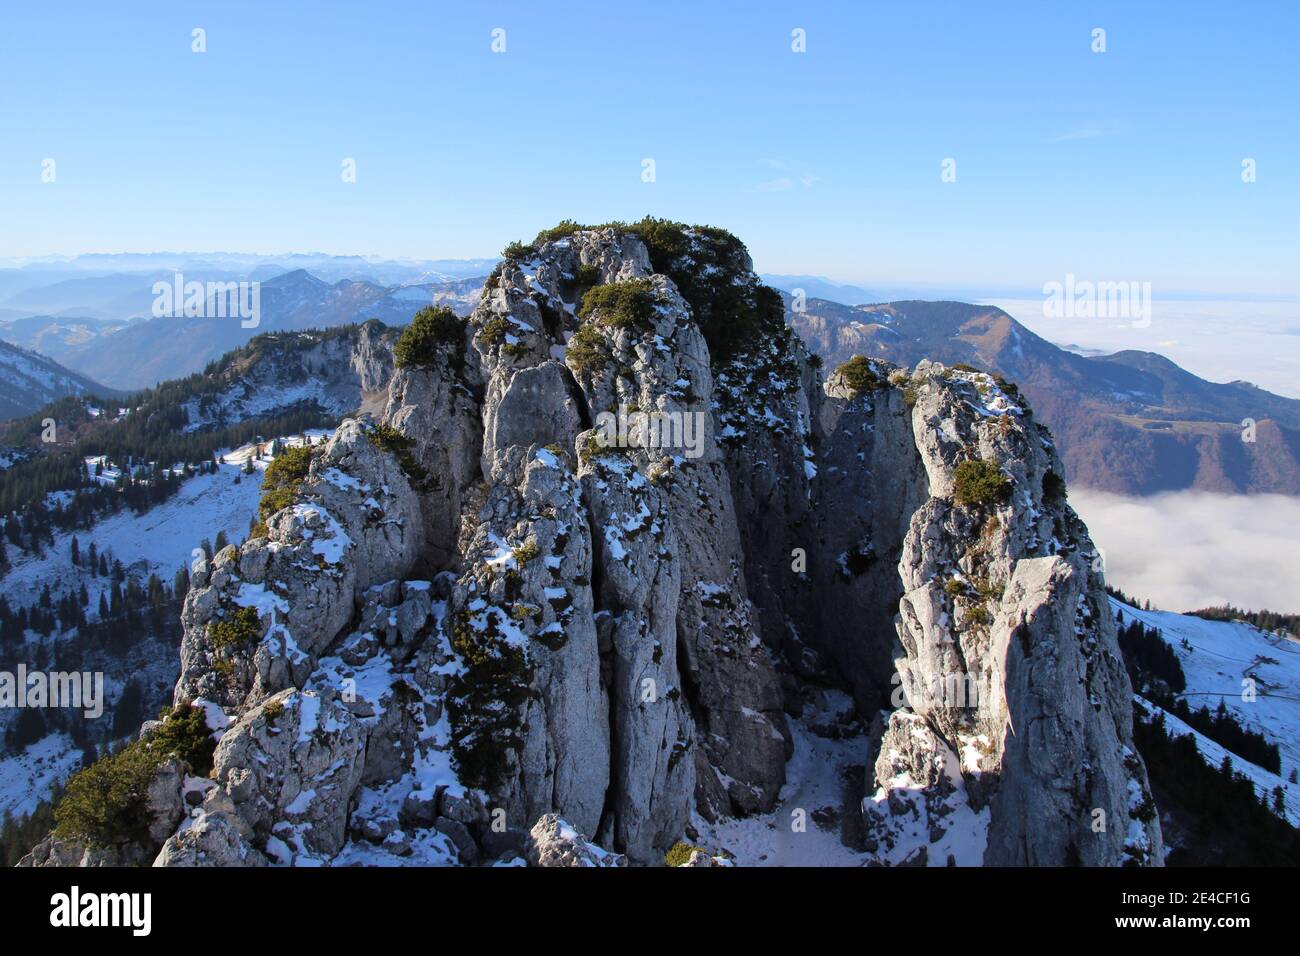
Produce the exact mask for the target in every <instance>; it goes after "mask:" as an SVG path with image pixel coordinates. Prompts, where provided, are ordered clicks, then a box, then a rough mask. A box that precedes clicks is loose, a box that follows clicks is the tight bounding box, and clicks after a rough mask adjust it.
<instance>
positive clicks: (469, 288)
mask: <svg viewBox="0 0 1300 956" xmlns="http://www.w3.org/2000/svg"><path fill="white" fill-rule="evenodd" d="M184 275H185V278H186V279H187V280H191V279H197V280H198V281H206V280H204V279H202V278H200V277H199V276H200V274H197V273H190V272H187V273H184ZM113 278H115V279H116V278H122V277H120V276H119V277H113ZM128 278H131V279H132V281H133V282H135V283H136V284H137V285H136V289H137V292H138V291H139V290H141V289H142V290H143V292H144V293H147V295H148V298H149V302H150V303H152V299H153V293H152V282H153V281H154V280H153V278H152V276H147V277H145V278H146V279H148V285H147V286H146V285H144V281H145V280H144V279H142V278H141V277H140V276H132V277H128ZM78 281H79V280H78ZM87 281H88V280H87ZM66 284H67V283H60V285H63V286H66ZM482 285H483V278H482V277H478V278H473V277H471V278H449V277H447V276H445V275H443V276H440V277H439V278H437V279H436V280H430V281H427V282H419V283H412V284H407V285H397V286H388V285H379V284H376V283H373V282H369V281H366V280H359V279H339V280H338V281H336V282H327V281H325V280H323V279H321V278H319V277H318V276H316V275H314V274H312V273H309V272H307V271H306V270H304V269H298V270H295V271H293V272H289V273H286V274H284V275H279V276H276V277H274V278H271V279H268V280H265V281H261V286H260V317H259V321H258V324H257V326H256V327H252V328H244V327H243V325H242V324H241V322H240V321H239V320H238V319H237V318H170V317H167V318H142V319H135V320H133V321H122V320H120V319H119V320H109V319H102V318H94V317H91V316H89V315H87V316H81V317H75V318H72V317H62V316H59V315H41V316H29V317H25V318H22V319H16V320H8V321H0V338H2V339H5V340H7V341H9V342H12V343H14V344H17V345H20V346H23V347H26V348H33V349H39V350H40V351H42V352H44V353H45V354H47V355H49V356H50V357H51V358H53V359H55V360H57V361H58V362H61V363H63V364H65V365H67V366H69V367H71V368H75V369H77V370H78V371H79V372H81V373H82V374H84V375H87V376H90V377H91V378H94V379H96V380H98V381H101V382H103V383H105V385H107V386H109V387H110V388H118V389H125V390H131V389H139V388H146V387H152V386H154V385H156V384H158V383H159V382H161V381H164V380H166V379H172V378H179V377H181V376H184V375H188V374H190V373H192V372H197V371H200V370H202V369H203V368H204V367H205V366H206V365H207V364H208V363H209V362H212V361H215V360H216V359H219V358H220V357H221V356H223V355H225V354H226V353H227V352H230V351H231V350H233V349H236V348H238V347H240V346H241V345H243V344H244V343H246V342H247V341H248V340H249V339H251V338H253V336H255V335H258V334H260V333H262V332H290V331H301V330H304V329H310V328H331V327H334V326H339V325H348V324H352V323H356V322H364V321H366V320H367V319H379V320H381V321H383V322H385V323H387V324H391V325H404V324H405V323H407V322H409V321H410V319H411V316H412V315H413V314H414V313H415V312H416V311H418V310H419V309H420V308H421V307H422V306H425V305H430V304H441V305H447V306H449V307H450V308H452V309H453V310H455V311H456V312H458V313H461V314H468V312H469V310H470V309H471V308H473V305H474V303H475V302H476V301H478V292H479V289H480V288H481V287H482ZM42 291H43V292H45V293H50V292H51V288H50V287H46V288H44V289H43V290H42ZM11 301H12V300H11ZM147 311H148V310H146V313H147ZM208 311H209V312H213V311H215V310H208ZM47 400H48V399H47ZM41 404H44V402H38V403H36V404H35V405H31V406H30V407H29V408H28V409H27V410H28V411H30V410H31V409H34V408H37V407H39V406H40V405H41Z"/></svg>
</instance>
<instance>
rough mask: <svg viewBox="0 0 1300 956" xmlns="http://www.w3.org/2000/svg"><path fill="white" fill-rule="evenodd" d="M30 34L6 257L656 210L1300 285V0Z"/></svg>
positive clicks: (1036, 273)
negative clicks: (1098, 42)
mask: <svg viewBox="0 0 1300 956" xmlns="http://www.w3.org/2000/svg"><path fill="white" fill-rule="evenodd" d="M560 7H563V12H561V11H560V10H559V9H558V8H560ZM552 8H556V9H552ZM0 18H2V19H0V123H2V124H3V127H2V128H3V137H2V138H0V222H3V224H4V225H3V228H0V256H20V255H41V254H51V253H63V254H71V253H80V252H87V251H101V252H106V251H149V250H162V249H168V250H223V249H224V250H238V251H250V252H274V253H279V252H287V251H308V250H310V251H317V250H319V251H325V252H333V253H356V254H367V255H384V256H413V257H420V258H433V257H467V256H480V255H493V254H495V253H496V252H497V251H499V250H500V248H501V247H502V246H503V245H504V244H505V243H506V242H507V241H508V240H510V239H513V238H517V237H524V238H529V237H531V236H532V235H533V234H534V233H535V232H536V231H537V230H538V229H539V228H541V227H544V226H546V225H549V224H552V223H554V222H556V221H557V220H559V219H562V218H565V217H570V218H575V219H579V220H584V221H598V220H605V219H611V218H639V217H640V216H641V215H643V214H645V213H647V212H650V213H654V214H656V215H663V216H670V217H673V218H678V219H684V220H689V221H696V222H709V223H715V224H718V225H722V226H725V227H727V228H729V229H731V230H732V231H734V232H735V233H737V234H738V235H739V236H740V237H741V238H742V239H744V240H745V241H746V242H747V243H748V244H749V246H750V249H751V251H752V252H753V254H754V257H755V260H756V265H757V266H758V267H759V269H760V270H762V271H770V272H811V273H819V274H823V275H829V276H832V277H836V278H840V279H845V280H857V281H864V282H876V283H906V282H924V283H933V284H944V283H950V284H953V285H957V286H960V285H963V284H975V285H980V286H985V287H987V286H992V285H999V284H1000V285H1005V286H1008V287H1013V286H1014V287H1030V288H1034V287H1038V286H1040V285H1041V284H1042V283H1043V282H1044V281H1047V280H1048V279H1052V278H1058V277H1062V276H1064V274H1065V273H1066V272H1073V273H1075V274H1076V275H1079V276H1084V277H1096V278H1107V279H1134V280H1147V281H1152V282H1153V283H1154V284H1155V285H1156V287H1157V290H1160V289H1166V290H1168V289H1179V290H1197V291H1207V292H1297V291H1300V269H1298V268H1297V265H1298V264H1300V256H1298V255H1297V250H1298V248H1300V242H1298V240H1297V223H1300V68H1298V67H1297V54H1296V49H1297V41H1298V40H1300V3H1296V2H1293V0H1285V2H1276V3H1260V4H1231V5H1228V4H1209V3H1204V4H1202V3H1177V4H1175V3H1154V2H1142V3H1087V2H1082V0H1080V2H1068V3H1067V2H1044V0H1035V2H1026V3H968V2H961V3H957V2H953V3H938V4H921V3H912V2H907V3H889V4H884V3H874V2H870V3H869V2H863V0H857V2H843V3H830V2H819V3H809V2H798V3H795V2H789V3H769V2H752V0H747V2H723V0H712V2H701V0H692V2H674V0H660V2H653V3H650V2H646V3H639V2H632V0H622V2H617V3H611V2H608V0H606V2H591V3H563V4H561V3H556V4H551V3H546V4H542V3H504V2H487V3H477V2H476V3H472V4H470V3H465V4H449V3H396V2H394V3H384V2H378V0H377V2H362V3H351V2H347V3H343V2H340V3H331V2H327V0H318V2H315V3H289V2H286V3H269V2H263V3H245V2H230V0H222V2H220V3H215V2H214V3H175V2H169V3H104V2H94V3H89V2H87V3H73V4H57V5H56V4H39V3H24V4H21V5H18V4H10V5H7V7H6V8H5V10H4V12H3V14H0ZM194 27H203V28H204V29H205V30H206V31H207V46H208V51H207V52H206V53H204V54H195V53H192V52H191V51H190V45H191V30H192V29H193V28H194ZM494 27H502V28H504V29H505V30H506V42H507V51H506V53H504V54H493V53H492V52H491V50H490V46H489V45H490V42H491V37H490V31H491V30H492V29H493V28H494ZM795 27H802V28H804V29H805V30H806V31H807V45H808V52H807V53H805V54H795V53H792V52H791V50H790V31H791V30H792V29H793V28H795ZM1094 27H1102V28H1104V29H1105V30H1106V31H1107V36H1106V40H1107V52H1105V53H1103V54H1094V53H1093V52H1091V50H1090V43H1091V36H1090V34H1091V31H1092V29H1093V28H1094ZM47 157H50V158H54V159H55V160H56V162H57V176H58V179H57V182H56V183H54V184H52V185H50V184H43V183H41V181H40V172H41V161H42V159H44V158H47ZM345 157H352V158H355V160H356V162H357V174H358V175H357V180H358V181H357V182H356V183H355V184H346V183H343V182H342V181H341V179H340V163H341V162H342V160H343V159H344V158H345ZM644 157H653V158H654V159H655V161H656V164H657V182H655V183H643V182H642V181H641V161H642V159H643V158H644ZM946 157H952V158H955V159H956V160H957V182H956V183H952V184H945V183H942V182H940V176H939V173H940V163H941V161H942V160H943V159H944V158H946ZM1244 157H1252V158H1254V159H1255V160H1256V161H1257V163H1258V181H1257V182H1256V183H1254V184H1252V185H1245V184H1243V183H1242V182H1241V177H1240V170H1241V161H1242V159H1243V158H1244Z"/></svg>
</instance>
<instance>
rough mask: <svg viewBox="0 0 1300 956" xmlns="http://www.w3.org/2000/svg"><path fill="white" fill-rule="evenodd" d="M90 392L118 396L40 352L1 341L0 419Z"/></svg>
mask: <svg viewBox="0 0 1300 956" xmlns="http://www.w3.org/2000/svg"><path fill="white" fill-rule="evenodd" d="M88 393H89V394H96V395H112V394H115V393H114V392H113V390H112V389H109V388H105V387H104V386H103V385H100V384H99V383H98V382H95V381H93V380H91V379H89V378H87V377H86V376H84V375H78V374H77V373H76V372H74V371H72V370H71V369H66V368H64V367H63V366H62V365H60V364H59V363H58V362H56V361H54V360H53V359H51V358H46V357H45V356H44V355H41V354H40V353H39V352H29V351H28V350H27V349H23V348H19V347H18V346H16V345H10V344H9V343H8V342H0V419H5V418H18V417H19V416H22V415H29V414H31V413H32V412H34V411H36V410H37V409H38V408H41V407H42V406H44V405H48V404H49V403H50V402H54V401H58V400H59V399H60V398H65V397H67V396H68V395H85V394H88Z"/></svg>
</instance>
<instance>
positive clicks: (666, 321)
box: [26, 220, 1163, 866]
mask: <svg viewBox="0 0 1300 956" xmlns="http://www.w3.org/2000/svg"><path fill="white" fill-rule="evenodd" d="M363 344H364V345H365V351H366V354H365V355H357V354H354V355H350V356H349V355H347V354H340V355H339V356H338V359H337V360H338V362H339V363H340V365H345V366H346V367H348V368H355V369H359V370H362V372H364V374H363V377H365V378H367V380H369V379H372V378H375V377H378V376H383V377H386V378H387V392H386V400H385V399H384V398H383V397H382V396H380V397H377V398H372V399H371V400H368V401H367V402H366V407H365V409H364V412H365V413H364V414H362V413H358V415H357V417H353V418H348V419H347V420H345V421H343V423H342V424H341V425H340V426H339V427H338V428H337V429H336V430H335V431H334V433H333V434H332V436H331V437H330V438H329V439H328V441H326V442H323V443H321V444H319V445H314V446H310V445H309V446H305V447H301V448H296V449H291V450H288V451H286V452H284V453H283V454H281V455H280V456H278V457H277V458H276V460H275V462H274V464H273V465H272V466H271V468H269V469H268V470H267V473H266V478H265V481H264V483H263V488H262V500H261V509H260V512H259V518H260V521H259V523H258V525H257V526H256V527H255V528H254V530H253V532H252V534H251V535H250V537H249V538H248V540H246V541H244V542H243V543H241V544H238V545H229V546H227V547H225V548H222V549H221V550H219V551H218V552H217V553H215V554H214V555H212V557H211V558H210V559H209V558H207V557H201V558H199V559H198V560H197V561H196V562H195V564H194V566H193V568H192V572H191V586H190V590H189V592H188V594H187V596H186V597H185V602H184V610H183V616H182V623H183V627H184V636H183V639H182V642H181V649H180V653H181V672H180V678H179V681H178V682H177V684H176V689H175V694H174V701H173V707H172V709H171V711H170V713H169V714H167V715H165V716H164V718H162V719H160V720H159V721H151V722H149V723H148V724H146V725H145V727H144V728H143V729H142V731H141V736H140V739H139V740H138V741H137V742H136V743H134V744H132V745H130V746H129V747H128V748H126V749H125V750H123V751H120V752H119V753H118V754H115V755H114V756H112V757H109V758H106V759H105V760H104V761H101V764H111V762H113V761H116V764H115V765H110V766H108V767H106V768H101V770H100V771H99V772H100V773H101V774H103V775H108V774H110V773H118V774H121V775H126V774H128V771H130V772H134V773H135V774H136V776H135V777H134V778H133V779H134V782H135V789H134V790H133V791H132V793H133V794H134V795H133V796H132V797H131V799H130V800H128V801H125V802H124V803H123V805H122V806H120V807H113V808H111V809H112V811H113V812H112V813H111V814H99V815H95V814H91V813H88V812H87V813H82V814H80V815H74V814H72V813H68V814H65V816H64V817H63V820H64V821H65V822H64V823H63V824H61V825H60V827H59V828H58V829H57V830H56V831H55V834H54V835H53V836H52V837H51V838H50V839H48V840H46V841H45V842H43V843H41V844H40V845H38V846H37V847H36V849H35V850H34V851H33V852H32V853H31V854H30V855H29V857H28V858H27V860H26V862H27V863H29V864H33V865H55V864H70V863H82V864H87V865H90V864H96V863H115V862H116V863H120V862H149V861H152V862H153V864H154V865H156V866H198V865H204V866H258V865H267V864H271V865H284V864H299V865H305V864H321V863H326V864H331V863H332V864H338V865H342V864H349V863H363V864H364V863H372V862H376V861H378V860H381V859H388V860H390V861H391V862H407V863H415V864H432V863H459V864H464V865H471V864H480V865H481V864H495V865H506V864H515V865H524V864H527V865H540V866H625V865H628V864H633V865H661V864H663V863H664V862H665V861H667V862H669V863H670V864H671V863H686V864H689V865H729V864H731V863H734V862H747V859H746V853H747V851H748V848H749V847H750V845H751V843H752V840H754V839H756V837H755V836H754V834H755V833H756V832H757V831H759V830H764V831H770V832H778V831H779V832H780V834H782V841H778V842H779V843H780V844H781V846H787V845H788V846H790V847H800V846H812V845H813V841H814V839H823V838H824V837H825V833H824V831H826V830H827V829H828V828H830V829H835V828H838V834H837V835H836V836H835V838H834V839H833V840H832V841H831V842H832V843H833V844H834V845H835V846H836V847H838V850H837V852H840V851H842V852H843V854H845V858H846V859H847V860H848V861H850V862H856V863H860V864H879V865H922V864H929V865H935V866H942V865H948V864H953V863H956V864H963V865H979V864H990V865H1000V864H1001V865H1005V864H1028V865H1063V864H1085V865H1097V866H1114V865H1121V864H1137V865H1158V864H1159V863H1161V861H1162V860H1163V852H1162V841H1161V833H1160V827H1159V822H1158V818H1157V816H1156V813H1155V807H1154V804H1153V801H1152V797H1151V792H1150V788H1149V785H1148V782H1147V775H1146V770H1145V768H1144V766H1143V763H1142V760H1141V759H1140V758H1139V757H1138V755H1137V753H1136V749H1135V747H1134V744H1133V738H1132V700H1133V697H1132V689H1131V687H1130V684H1129V678H1128V676H1127V674H1126V672H1125V668H1124V666H1123V663H1122V661H1121V658H1120V652H1119V649H1118V645H1117V642H1116V634H1115V625H1114V621H1113V618H1112V615H1111V613H1110V612H1109V608H1108V603H1107V596H1106V593H1105V591H1104V582H1103V580H1102V577H1101V574H1100V571H1099V570H1098V569H1099V566H1100V565H1099V562H1098V561H1097V556H1096V553H1095V550H1094V548H1093V545H1092V543H1091V541H1090V539H1089V537H1088V532H1087V529H1086V528H1085V527H1084V525H1083V524H1082V522H1081V521H1080V520H1079V519H1078V517H1077V516H1076V515H1075V513H1074V512H1073V511H1072V510H1071V508H1070V506H1069V504H1068V503H1067V499H1066V488H1065V483H1064V480H1063V478H1062V475H1063V474H1064V471H1063V469H1062V466H1061V462H1060V459H1059V458H1058V456H1057V453H1056V450H1055V448H1054V445H1053V441H1052V438H1051V436H1050V435H1049V434H1048V432H1047V431H1046V430H1045V429H1044V428H1043V427H1042V426H1040V425H1039V424H1037V423H1036V422H1035V420H1034V416H1033V413H1032V411H1031V409H1030V408H1029V406H1028V403H1027V402H1026V400H1025V399H1024V397H1023V396H1022V395H1020V394H1019V393H1018V391H1017V389H1016V387H1015V386H1014V385H1013V384H1011V383H1009V382H1006V381H1003V380H1000V379H995V378H993V377H990V376H989V375H986V374H983V373H980V372H976V371H972V370H969V369H963V368H960V367H958V368H950V367H945V366H944V365H940V364H937V363H934V362H930V361H921V362H920V363H919V364H918V365H916V366H915V367H914V368H911V369H908V368H901V367H895V366H892V365H889V364H887V363H884V362H880V361H874V360H868V359H863V358H854V359H852V360H851V361H849V362H846V363H845V364H844V365H841V366H840V367H838V368H836V369H824V368H822V367H821V363H820V361H818V360H816V359H815V358H813V357H811V356H810V355H809V354H808V353H807V352H806V351H805V349H804V347H803V345H802V344H801V343H800V341H799V339H798V338H797V337H796V336H795V335H794V334H793V333H792V332H791V331H790V329H789V328H788V327H787V326H786V324H785V320H784V314H783V304H782V301H781V298H780V296H779V294H777V293H776V292H774V291H773V290H771V289H768V288H766V287H765V286H763V285H762V284H761V283H760V282H759V281H758V279H757V277H756V276H755V275H754V273H753V271H752V266H751V262H750V259H749V256H748V254H747V252H746V251H745V249H744V247H743V245H741V243H740V242H739V241H737V240H736V239H735V238H734V237H732V236H731V235H729V234H727V233H725V232H722V231H720V230H716V229H711V228H704V227H695V228H692V227H687V226H682V225H679V224H675V223H670V222H664V221H660V220H646V221H643V222H640V223H635V224H630V225H625V224H613V225H609V226H603V227H594V228H587V227H579V226H577V225H575V224H573V223H563V224H561V225H560V226H559V227H557V228H555V229H552V230H548V231H547V232H546V233H543V234H542V235H541V236H539V237H538V238H537V240H536V241H535V242H533V243H531V244H528V245H522V244H516V245H514V246H512V247H511V248H509V249H508V250H507V255H506V258H505V259H504V260H503V261H502V262H501V263H500V264H499V265H498V266H497V268H496V269H495V271H494V272H493V273H492V274H491V276H490V277H489V279H488V281H487V284H486V286H485V289H484V293H483V296H482V299H481V300H480V302H479V304H478V305H477V307H476V308H475V309H474V311H473V312H472V314H471V315H470V316H469V318H468V320H467V321H466V320H463V319H459V318H457V317H456V316H455V315H454V314H452V313H451V312H450V311H447V310H441V309H427V310H424V311H422V312H421V313H419V314H418V315H417V316H416V318H415V319H414V320H413V321H412V323H411V324H410V325H409V326H408V327H407V328H406V330H405V331H404V333H403V334H402V336H401V337H400V338H399V339H397V340H396V342H395V343H393V342H390V341H388V340H384V339H378V338H376V339H374V340H373V341H372V340H371V339H369V338H367V339H366V341H365V342H364V343H363ZM359 347H360V346H358V348H359ZM376 350H389V351H391V353H392V358H391V359H389V358H387V356H386V355H385V356H378V355H376V354H373V353H375V351H376ZM390 362H391V365H390V364H389V363H390ZM390 369H391V372H390V371H389V370H390ZM359 374H360V373H359ZM374 384H375V383H371V384H370V385H367V390H368V391H373V390H374ZM196 726H197V727H198V730H197V732H195V731H194V727H196ZM173 744H175V746H173ZM832 751H833V752H834V753H836V754H840V755H842V756H846V759H845V760H844V761H843V763H842V766H843V767H844V768H846V769H847V773H848V777H847V778H846V779H845V780H834V781H832V782H833V784H834V786H835V787H839V786H840V785H841V784H843V790H842V791H839V792H837V793H836V794H835V795H834V797H833V800H832V802H835V801H838V803H839V806H838V807H836V806H831V807H829V808H828V807H823V806H821V804H822V803H823V802H825V801H824V800H823V799H822V796H823V795H819V793H814V792H813V790H814V788H812V787H811V785H810V784H809V780H810V779H812V778H813V777H815V776H816V773H817V767H818V766H819V765H823V764H826V762H827V761H828V760H830V759H831V758H830V757H828V756H826V755H827V754H829V753H831V752H832ZM164 753H165V754H166V759H159V758H160V757H161V756H162V755H163V754H164ZM128 764H130V766H128ZM96 766H100V765H96ZM839 766H840V765H837V766H836V768H835V770H836V772H837V771H838V768H839ZM141 767H142V768H144V769H143V770H140V769H139V768H141ZM132 768H136V769H135V770H132ZM855 768H856V769H855ZM92 771H94V768H92ZM832 776H834V774H832ZM849 778H851V779H849ZM86 785H87V784H82V785H81V787H82V789H84V787H85V786H86ZM78 792H79V791H78V785H77V784H76V782H75V781H74V786H73V787H72V788H70V791H69V793H70V795H71V796H73V797H76V796H77V794H78ZM846 793H847V794H850V796H849V797H847V798H845V797H844V794H846ZM808 816H811V817H812V818H813V819H812V820H811V821H807V820H806V818H807V817H808ZM754 821H758V822H759V825H758V826H757V827H754V826H750V825H749V824H750V823H752V822H754ZM819 833H820V835H819ZM787 838H788V839H787ZM801 839H803V840H804V841H805V842H804V843H801V842H800V840H801ZM747 841H751V842H750V843H747ZM774 845H775V844H774ZM772 852H773V853H775V854H776V856H775V857H774V859H775V861H776V862H796V861H797V862H823V861H822V860H819V859H818V858H817V857H816V855H815V854H813V855H812V856H810V855H809V854H808V853H807V852H802V851H797V850H791V851H790V854H789V855H788V856H785V857H782V856H781V855H780V854H781V852H784V851H781V850H779V848H778V849H777V850H773V851H772ZM767 861H768V862H772V861H773V859H768V860H767ZM826 861H827V862H828V861H829V860H828V859H827V860H826ZM841 861H842V860H841Z"/></svg>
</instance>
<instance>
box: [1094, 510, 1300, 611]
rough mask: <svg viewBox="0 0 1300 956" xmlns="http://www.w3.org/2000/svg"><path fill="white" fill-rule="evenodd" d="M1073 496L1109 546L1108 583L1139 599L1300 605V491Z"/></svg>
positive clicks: (1280, 607) (1197, 604)
mask: <svg viewBox="0 0 1300 956" xmlns="http://www.w3.org/2000/svg"><path fill="white" fill-rule="evenodd" d="M1070 503H1071V504H1072V505H1073V506H1074V508H1075V510H1076V511H1078V512H1079V514H1080V516H1082V518H1083V520H1084V521H1086V522H1087V523H1088V529H1089V530H1090V531H1091V532H1092V538H1093V541H1094V542H1095V543H1096V544H1097V545H1098V546H1099V547H1100V548H1101V549H1102V550H1103V551H1104V552H1105V557H1106V580H1107V581H1108V582H1109V583H1110V584H1111V585H1113V586H1114V587H1118V588H1120V589H1121V590H1123V591H1124V592H1126V593H1128V594H1131V595H1133V596H1134V597H1136V598H1150V599H1151V602H1152V603H1153V604H1155V605H1156V606H1158V607H1160V608H1161V609H1164V610H1170V611H1190V610H1195V609H1197V608H1202V607H1210V606H1213V605H1217V604H1233V605H1235V606H1237V607H1239V608H1244V609H1246V610H1259V609H1262V608H1267V609H1268V610H1270V611H1282V612H1287V613H1297V612H1300V534H1297V529H1300V498H1292V497H1289V496H1287V495H1223V494H1214V493H1210V492H1202V491H1178V492H1168V493H1166V494H1162V495H1155V496H1152V497H1149V498H1128V497H1124V496H1122V495H1114V494H1110V493H1109V492H1104V491H1094V490H1092V489H1090V488H1071V489H1070Z"/></svg>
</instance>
